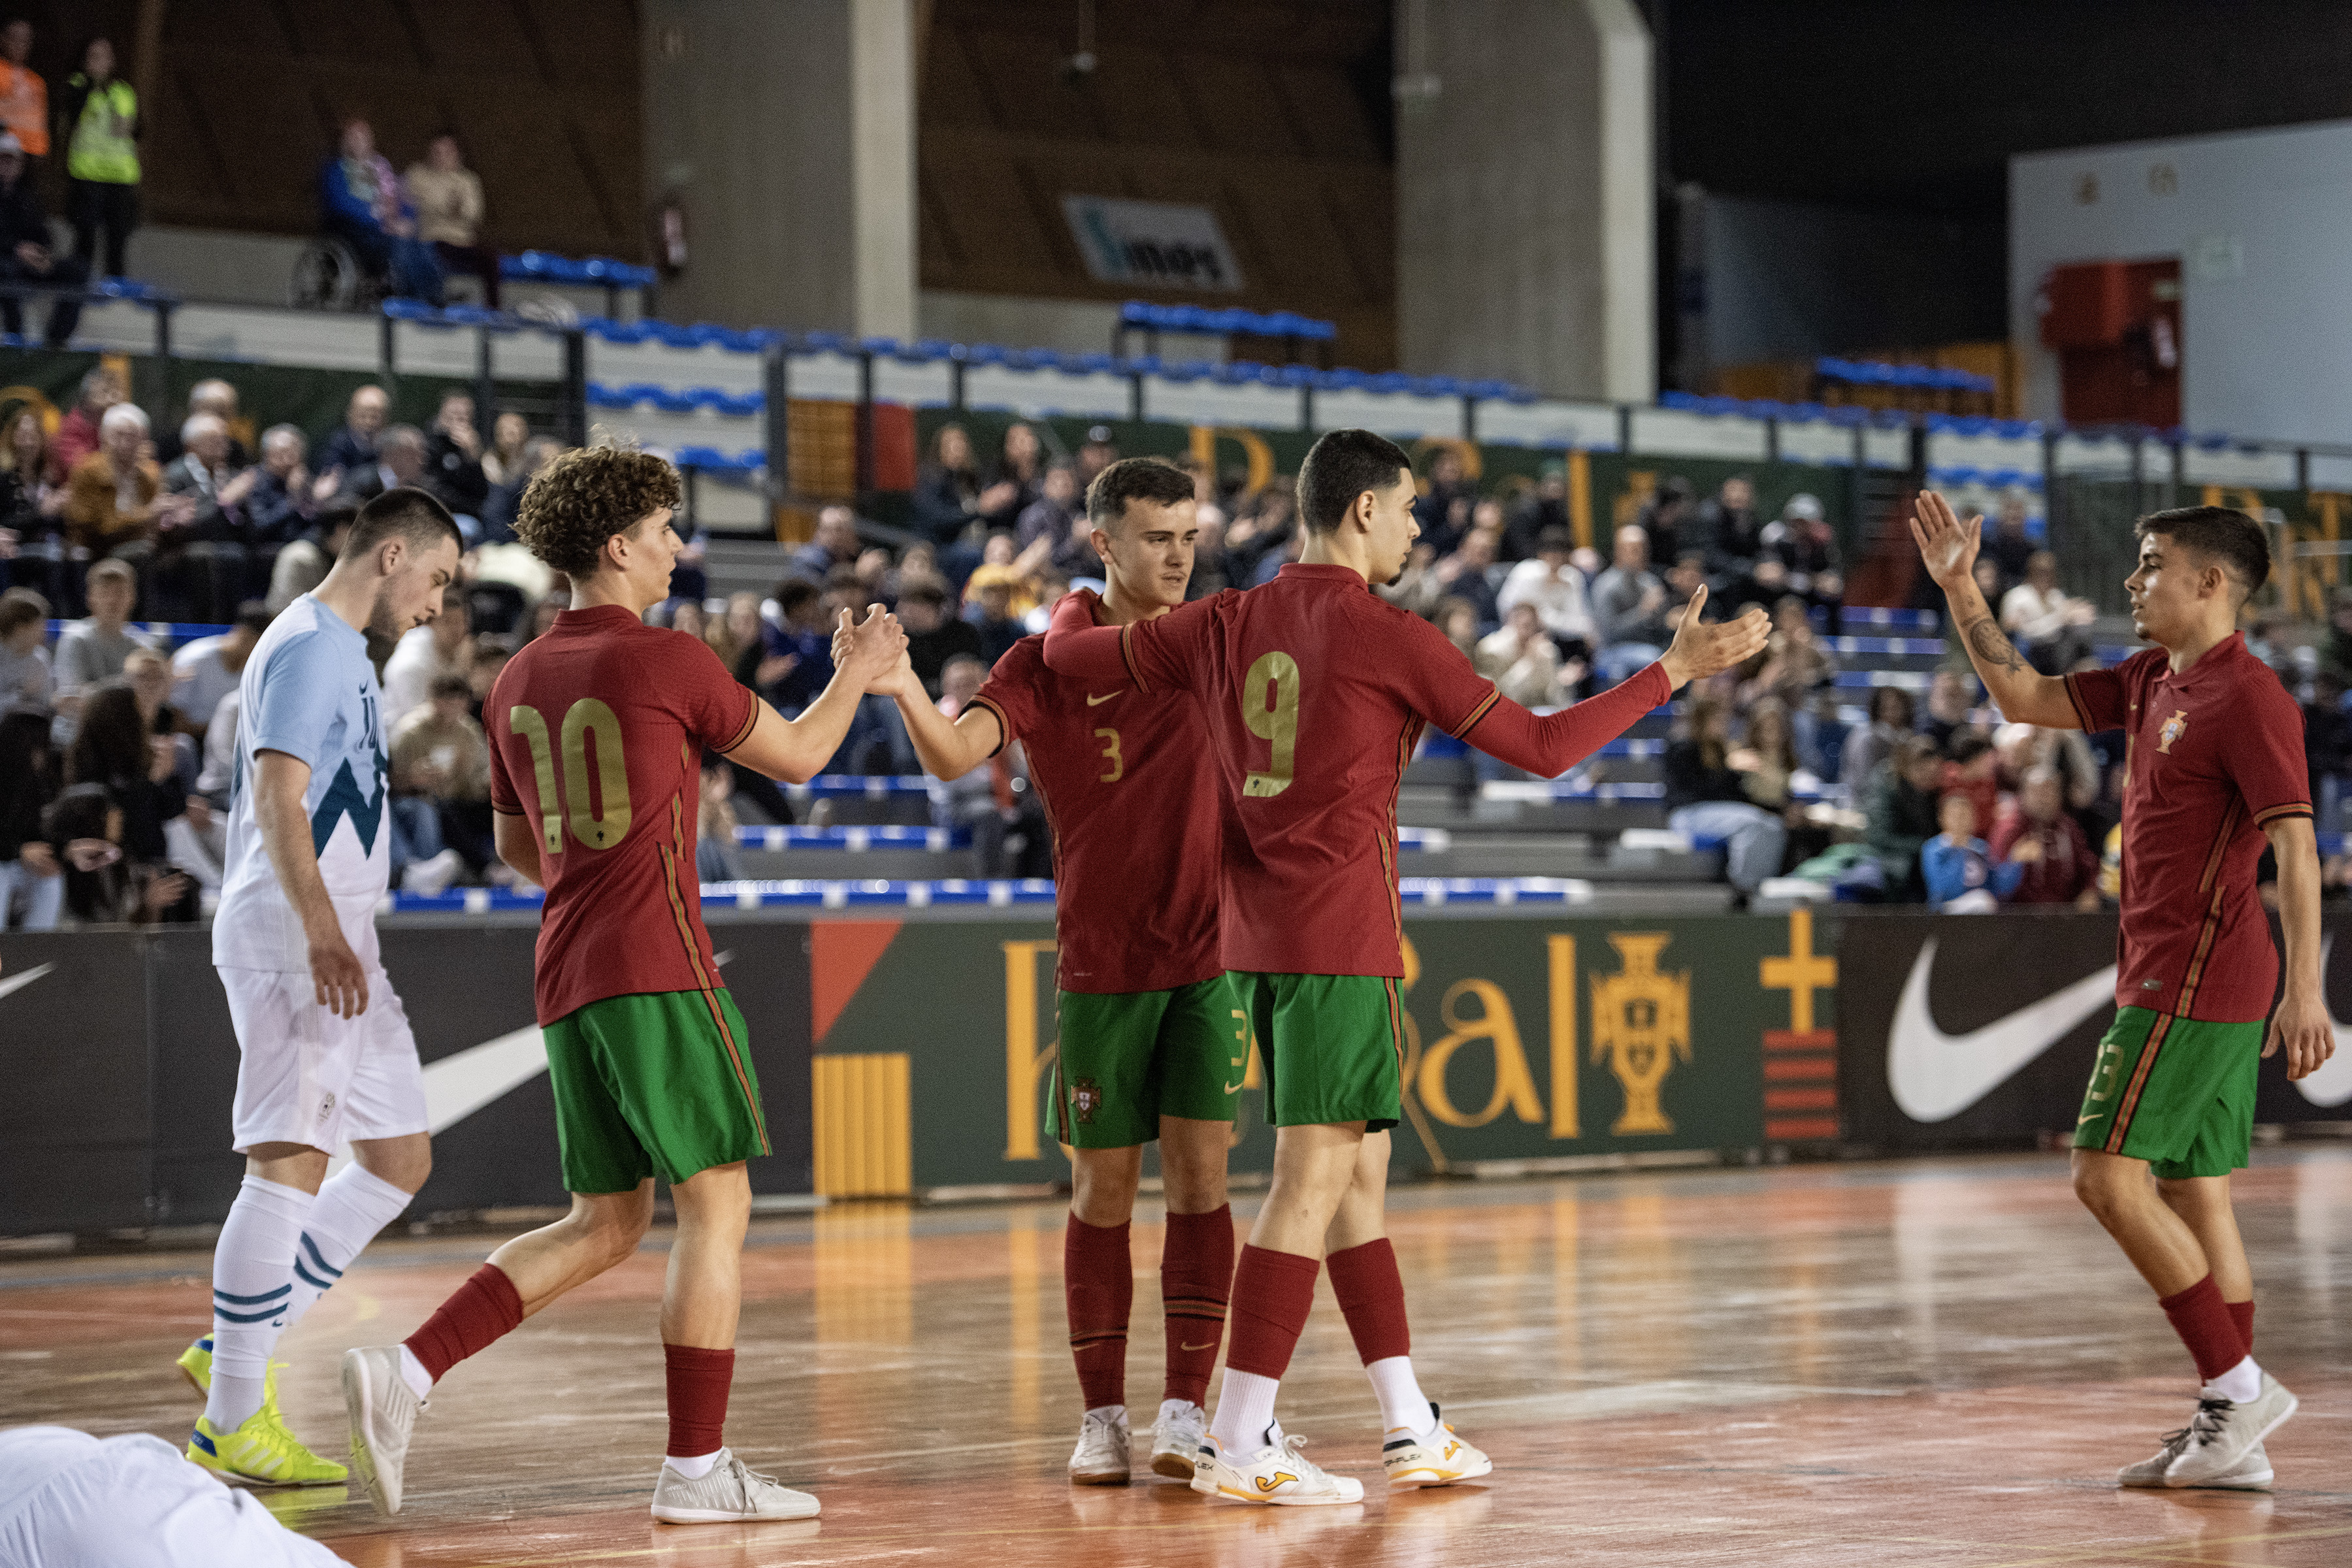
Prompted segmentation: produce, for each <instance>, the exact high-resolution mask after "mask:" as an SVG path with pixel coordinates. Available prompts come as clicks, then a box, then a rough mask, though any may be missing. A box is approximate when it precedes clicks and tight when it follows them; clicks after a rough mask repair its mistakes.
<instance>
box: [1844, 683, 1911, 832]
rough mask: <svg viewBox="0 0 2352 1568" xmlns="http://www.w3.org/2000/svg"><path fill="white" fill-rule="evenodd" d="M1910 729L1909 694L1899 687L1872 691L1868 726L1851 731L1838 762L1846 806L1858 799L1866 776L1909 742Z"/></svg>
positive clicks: (1857, 727) (1868, 777) (1864, 725)
mask: <svg viewBox="0 0 2352 1568" xmlns="http://www.w3.org/2000/svg"><path fill="white" fill-rule="evenodd" d="M1912 729H1913V724H1912V703H1911V694H1910V693H1909V692H1908V691H1906V690H1904V689H1903V688H1901V687H1899V686H1874V687H1872V688H1871V689H1870V720H1869V722H1867V723H1864V724H1859V725H1856V726H1855V727H1854V730H1853V733H1852V734H1850V735H1848V736H1847V737H1846V738H1845V749H1844V751H1843V752H1841V753H1840V755H1839V758H1838V769H1837V776H1838V781H1839V784H1840V785H1841V786H1842V788H1841V793H1842V794H1843V796H1844V798H1845V804H1846V805H1848V806H1853V805H1855V803H1856V802H1857V801H1858V800H1859V799H1860V797H1861V795H1862V792H1863V790H1864V788H1865V787H1866V786H1867V785H1868V784H1869V783H1870V775H1871V774H1872V773H1875V772H1876V771H1877V769H1878V764H1879V763H1883V762H1885V760H1886V759H1887V758H1888V757H1891V756H1893V755H1894V754H1895V747H1897V746H1899V745H1901V744H1902V743H1903V742H1905V741H1906V740H1907V739H1909V738H1910V735H1911V733H1912Z"/></svg>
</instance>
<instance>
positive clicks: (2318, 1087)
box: [2294, 936, 2352, 1106]
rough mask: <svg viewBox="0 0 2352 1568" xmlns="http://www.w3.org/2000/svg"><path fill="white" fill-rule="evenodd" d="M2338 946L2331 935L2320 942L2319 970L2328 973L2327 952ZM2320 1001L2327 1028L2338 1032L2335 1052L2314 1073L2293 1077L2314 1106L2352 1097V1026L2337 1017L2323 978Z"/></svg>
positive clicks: (2301, 1093) (2336, 1103)
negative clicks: (2324, 1011)
mask: <svg viewBox="0 0 2352 1568" xmlns="http://www.w3.org/2000/svg"><path fill="white" fill-rule="evenodd" d="M2335 945H2336V939H2335V938H2334V937H2332V936H2331V937H2329V938H2327V939H2326V941H2324V942H2321V943H2320V944H2319V973H2320V974H2321V975H2322V976H2325V975H2326V973H2327V955H2328V952H2329V950H2330V949H2332V948H2334V947H2335ZM2319 989H2320V1000H2321V1003H2322V1005H2326V1006H2327V1024H2328V1027H2330V1028H2332V1029H2334V1030H2335V1031H2336V1054H2335V1055H2334V1056H2332V1057H2330V1058H2327V1059H2326V1061H2324V1062H2322V1063H2320V1064H2319V1066H2318V1067H2317V1068H2315V1069H2313V1070H2312V1071H2311V1072H2309V1073H2306V1074H2305V1075H2304V1076H2303V1077H2301V1078H2299V1079H2295V1080H2294V1089H2295V1092H2296V1093H2297V1094H2300V1095H2302V1096H2303V1098H2304V1099H2305V1100H2309V1101H2311V1103H2312V1104H2314V1105H2322V1106H2335V1105H2342V1104H2343V1103H2344V1102H2345V1101H2347V1100H2352V1029H2347V1028H2346V1027H2345V1026H2343V1025H2342V1024H2341V1023H2340V1022H2338V1021H2337V1019H2336V1008H2335V1007H2334V1005H2331V1004H2328V1003H2327V1001H2326V994H2327V987H2326V983H2325V981H2324V980H2323V982H2322V984H2321V985H2320V988H2319Z"/></svg>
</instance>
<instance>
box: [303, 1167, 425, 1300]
mask: <svg viewBox="0 0 2352 1568" xmlns="http://www.w3.org/2000/svg"><path fill="white" fill-rule="evenodd" d="M408 1198H409V1194H406V1193H404V1192H402V1191H401V1190H400V1189H399V1188H398V1187H395V1186H394V1185H393V1184H391V1183H390V1182H387V1181H385V1180H384V1179H383V1177H381V1176H379V1175H377V1174H376V1173H374V1172H373V1171H371V1170H368V1169H367V1168H366V1167H365V1166H363V1165H360V1164H358V1163H352V1164H349V1165H346V1166H344V1167H343V1168H342V1169H341V1171H340V1172H338V1173H336V1174H335V1176H334V1178H333V1179H332V1180H331V1181H330V1182H328V1184H326V1185H325V1186H323V1187H320V1189H319V1199H318V1202H316V1203H314V1204H312V1205H310V1217H309V1218H308V1219H306V1220H304V1221H303V1222H302V1237H301V1239H300V1241H299V1243H297V1244H296V1246H295V1248H294V1295H293V1298H292V1299H291V1300H290V1301H289V1303H288V1305H287V1308H286V1327H288V1328H289V1329H290V1328H292V1327H293V1326H294V1325H295V1324H296V1323H298V1322H299V1321H301V1320H302V1314H303V1313H305V1312H307V1311H309V1310H310V1304H311V1303H312V1302H314V1301H316V1300H318V1299H319V1298H320V1297H321V1296H323V1295H325V1294H326V1293H327V1292H328V1291H329V1290H331V1289H334V1285H335V1281H336V1280H338V1279H341V1278H342V1277H343V1270H344V1269H346V1268H350V1267H351V1266H352V1258H357V1257H358V1256H359V1255H360V1249H361V1248H362V1247H365V1246H366V1245H367V1244H368V1243H369V1242H371V1241H373V1240H374V1239H375V1233H376V1232H378V1231H380V1230H382V1229H383V1227H384V1226H388V1225H390V1224H391V1223H392V1222H393V1221H394V1220H395V1219H398V1218H399V1217H400V1215H401V1211H402V1210H403V1209H405V1208H406V1207H407V1206H408Z"/></svg>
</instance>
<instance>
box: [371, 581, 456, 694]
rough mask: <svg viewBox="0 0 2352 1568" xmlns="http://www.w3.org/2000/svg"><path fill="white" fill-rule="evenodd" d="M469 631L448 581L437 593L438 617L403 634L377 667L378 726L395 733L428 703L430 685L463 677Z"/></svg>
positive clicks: (430, 692) (454, 590)
mask: <svg viewBox="0 0 2352 1568" xmlns="http://www.w3.org/2000/svg"><path fill="white" fill-rule="evenodd" d="M473 629H474V626H473V619H472V616H471V613H470V610H469V607H468V605H467V599H466V590H465V589H464V588H463V587H461V586H459V585H458V584H455V583H452V584H449V585H448V586H447V587H446V588H445V589H443V590H442V591H441V613H440V614H439V615H437V616H434V617H433V618H432V619H431V620H430V621H428V622H426V623H425V625H423V626H416V627H414V628H412V629H411V630H410V631H408V632H407V633H406V634H404V636H403V637H401V639H400V643H399V646H397V647H394V649H393V650H392V658H389V659H387V660H385V662H384V667H383V722H384V727H385V728H386V729H387V730H397V729H399V728H400V721H401V720H402V719H404V718H405V717H406V716H407V715H408V714H410V713H412V712H415V711H416V710H419V709H422V708H424V707H425V705H426V704H427V703H429V702H431V701H432V700H433V683H434V682H435V681H436V680H437V679H440V678H441V677H443V676H445V675H454V676H457V678H458V679H464V678H465V674H466V638H467V635H468V634H470V633H471V632H472V631H473Z"/></svg>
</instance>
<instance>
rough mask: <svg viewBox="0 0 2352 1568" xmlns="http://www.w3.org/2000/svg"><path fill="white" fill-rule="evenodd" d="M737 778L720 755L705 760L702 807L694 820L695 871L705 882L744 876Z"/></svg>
mask: <svg viewBox="0 0 2352 1568" xmlns="http://www.w3.org/2000/svg"><path fill="white" fill-rule="evenodd" d="M738 826H741V819H740V817H738V816H736V815H735V778H734V774H733V773H732V772H731V771H730V769H729V768H728V767H727V766H726V764H725V763H723V762H722V761H721V760H720V759H719V758H717V757H705V758H704V759H703V763H702V810H701V814H700V815H699V816H697V817H696V819H695V824H694V875H695V878H696V879H697V880H698V881H702V882H740V881H741V880H743V861H742V858H741V857H740V856H738V855H737V854H736V852H735V829H736V828H737V827H738Z"/></svg>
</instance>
